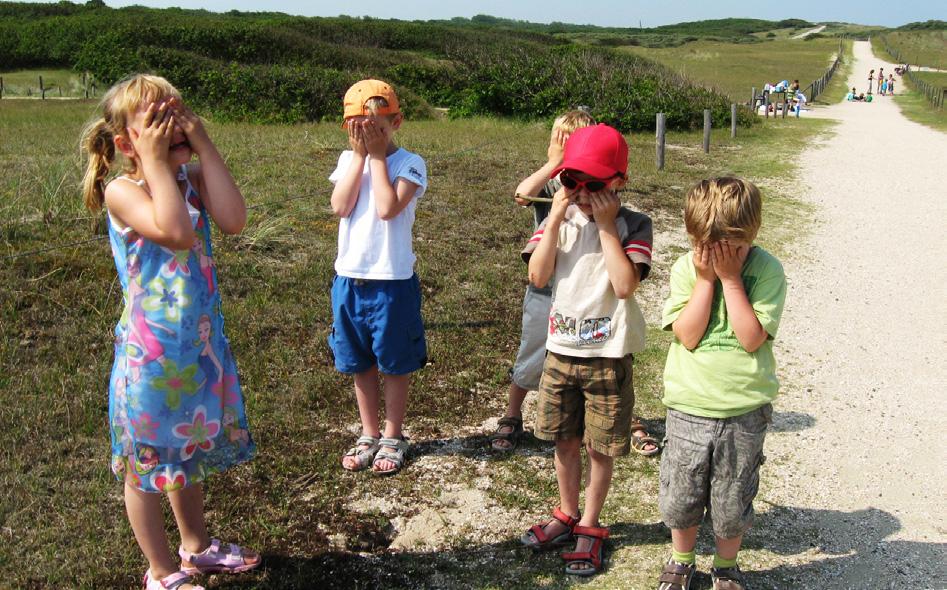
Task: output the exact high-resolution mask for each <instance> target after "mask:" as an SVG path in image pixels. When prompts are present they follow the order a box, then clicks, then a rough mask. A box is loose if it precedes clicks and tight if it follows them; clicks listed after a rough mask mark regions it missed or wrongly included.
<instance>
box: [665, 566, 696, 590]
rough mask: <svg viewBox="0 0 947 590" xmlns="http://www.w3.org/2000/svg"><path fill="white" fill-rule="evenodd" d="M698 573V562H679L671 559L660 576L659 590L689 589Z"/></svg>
mask: <svg viewBox="0 0 947 590" xmlns="http://www.w3.org/2000/svg"><path fill="white" fill-rule="evenodd" d="M696 573H697V565H696V564H693V563H692V564H684V563H677V562H676V561H672V560H670V559H669V560H668V562H667V563H666V564H664V569H663V570H661V577H659V578H658V590H688V589H689V588H690V587H691V580H693V579H694V574H696Z"/></svg>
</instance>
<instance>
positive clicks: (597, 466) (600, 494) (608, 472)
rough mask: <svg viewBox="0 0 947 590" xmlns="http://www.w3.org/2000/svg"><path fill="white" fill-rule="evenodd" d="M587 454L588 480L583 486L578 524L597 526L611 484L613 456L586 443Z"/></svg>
mask: <svg viewBox="0 0 947 590" xmlns="http://www.w3.org/2000/svg"><path fill="white" fill-rule="evenodd" d="M585 450H586V452H587V453H588V455H589V480H588V487H586V488H585V514H583V515H582V520H580V521H579V524H580V525H582V526H598V517H599V515H600V514H601V513H602V506H604V505H605V497H606V496H607V495H608V488H609V487H611V484H612V468H613V467H614V465H615V458H614V457H609V456H608V455H605V454H603V453H599V452H598V451H596V450H595V449H593V448H592V447H591V446H590V445H586V447H585Z"/></svg>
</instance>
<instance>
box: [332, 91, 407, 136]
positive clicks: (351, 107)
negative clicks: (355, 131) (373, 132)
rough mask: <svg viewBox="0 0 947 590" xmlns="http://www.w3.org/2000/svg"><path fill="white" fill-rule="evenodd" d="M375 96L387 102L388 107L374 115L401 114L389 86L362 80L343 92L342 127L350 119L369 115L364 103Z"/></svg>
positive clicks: (393, 92) (396, 98) (396, 97)
mask: <svg viewBox="0 0 947 590" xmlns="http://www.w3.org/2000/svg"><path fill="white" fill-rule="evenodd" d="M376 96H378V97H381V98H384V99H385V100H386V101H388V106H387V107H383V108H381V109H379V110H378V111H377V112H376V113H375V114H376V115H393V114H395V113H400V112H401V109H400V107H399V105H398V96H397V95H396V94H395V89H394V88H392V87H391V85H390V84H388V83H387V82H382V81H381V80H362V81H361V82H356V83H355V84H353V85H352V87H351V88H349V89H348V90H346V91H345V98H343V99H342V104H343V106H344V110H343V112H342V126H343V127H345V121H346V120H347V119H349V118H351V117H359V116H361V115H370V114H371V113H369V112H368V111H367V110H366V109H365V102H366V101H367V100H368V99H369V98H374V97H376Z"/></svg>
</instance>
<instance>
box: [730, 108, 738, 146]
mask: <svg viewBox="0 0 947 590" xmlns="http://www.w3.org/2000/svg"><path fill="white" fill-rule="evenodd" d="M736 136H737V103H735V102H734V103H731V104H730V137H731V138H733V137H736Z"/></svg>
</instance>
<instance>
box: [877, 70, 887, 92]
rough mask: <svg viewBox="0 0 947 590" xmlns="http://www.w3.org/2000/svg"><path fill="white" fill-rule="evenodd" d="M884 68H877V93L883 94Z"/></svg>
mask: <svg viewBox="0 0 947 590" xmlns="http://www.w3.org/2000/svg"><path fill="white" fill-rule="evenodd" d="M884 83H885V69H884V68H878V93H879V94H881V95H882V96H883V95H884V93H885V91H884Z"/></svg>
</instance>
